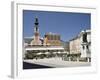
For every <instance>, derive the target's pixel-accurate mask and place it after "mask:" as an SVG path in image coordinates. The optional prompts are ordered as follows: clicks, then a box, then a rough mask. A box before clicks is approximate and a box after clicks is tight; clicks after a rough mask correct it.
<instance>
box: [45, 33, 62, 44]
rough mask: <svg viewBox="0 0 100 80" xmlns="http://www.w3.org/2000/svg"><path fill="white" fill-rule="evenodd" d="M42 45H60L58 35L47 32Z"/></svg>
mask: <svg viewBox="0 0 100 80" xmlns="http://www.w3.org/2000/svg"><path fill="white" fill-rule="evenodd" d="M44 45H49V46H61V39H60V35H58V34H54V33H47V34H45V36H44Z"/></svg>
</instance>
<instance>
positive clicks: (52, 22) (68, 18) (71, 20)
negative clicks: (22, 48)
mask: <svg viewBox="0 0 100 80" xmlns="http://www.w3.org/2000/svg"><path fill="white" fill-rule="evenodd" d="M36 16H37V17H38V21H39V33H40V36H41V37H44V35H45V34H46V33H49V32H51V33H56V34H59V35H60V36H61V40H63V41H69V40H70V39H72V38H74V37H75V36H77V35H78V34H79V33H80V32H81V30H86V29H90V28H91V14H90V13H75V12H51V11H33V10H23V36H24V37H32V36H34V22H35V17H36Z"/></svg>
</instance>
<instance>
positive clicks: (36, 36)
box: [31, 17, 41, 45]
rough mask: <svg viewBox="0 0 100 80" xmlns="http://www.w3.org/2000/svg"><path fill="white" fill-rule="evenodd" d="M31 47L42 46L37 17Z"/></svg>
mask: <svg viewBox="0 0 100 80" xmlns="http://www.w3.org/2000/svg"><path fill="white" fill-rule="evenodd" d="M31 45H41V41H40V36H39V22H38V18H37V17H35V22H34V38H33V40H32V42H31Z"/></svg>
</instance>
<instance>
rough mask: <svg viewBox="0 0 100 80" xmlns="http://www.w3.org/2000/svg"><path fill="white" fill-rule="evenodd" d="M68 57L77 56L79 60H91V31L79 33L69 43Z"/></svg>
mask: <svg viewBox="0 0 100 80" xmlns="http://www.w3.org/2000/svg"><path fill="white" fill-rule="evenodd" d="M69 48H70V55H77V56H78V58H79V57H80V59H85V60H87V61H90V60H91V31H90V30H84V31H81V32H80V34H79V35H77V36H76V37H75V38H73V39H72V40H70V41H69Z"/></svg>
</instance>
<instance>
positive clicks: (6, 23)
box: [0, 0, 100, 80]
mask: <svg viewBox="0 0 100 80" xmlns="http://www.w3.org/2000/svg"><path fill="white" fill-rule="evenodd" d="M29 1H31V0H29ZM56 1H58V2H59V4H66V3H63V1H64V0H34V2H37V3H38V2H40V3H52V4H58V3H56ZM68 1H71V0H68ZM73 1H75V2H76V3H78V4H79V3H80V1H83V3H80V5H87V4H88V5H91V4H92V5H96V6H98V5H99V3H100V1H99V0H73ZM85 1H86V2H85ZM73 4H74V3H73ZM97 12H98V15H97V19H98V21H100V5H99V6H98V10H97ZM97 26H98V27H97ZM97 26H96V29H94V33H93V34H95V36H94V37H95V39H94V42H93V44H95V45H94V47H95V52H96V53H98V56H97V58H98V61H97V63H98V69H97V73H82V74H72V75H70V74H69V75H66V74H65V75H63V76H52V77H43V78H39V77H38V78H35V79H34V77H33V78H31V79H18V80H100V77H99V76H100V62H99V61H100V54H99V53H100V51H99V50H100V47H99V44H100V27H99V26H100V22H98V25H97ZM0 28H1V29H0V80H12V79H11V78H10V70H11V69H10V67H11V66H10V65H11V61H10V60H11V0H0Z"/></svg>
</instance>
